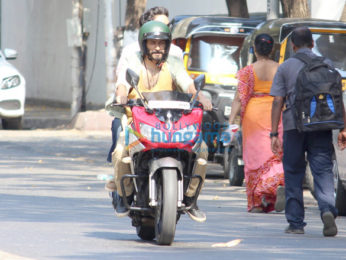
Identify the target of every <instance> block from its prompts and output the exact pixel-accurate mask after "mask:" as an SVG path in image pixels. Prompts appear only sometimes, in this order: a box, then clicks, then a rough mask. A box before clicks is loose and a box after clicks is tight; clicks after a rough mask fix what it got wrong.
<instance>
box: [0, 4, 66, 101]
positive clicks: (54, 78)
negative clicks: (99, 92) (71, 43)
mask: <svg viewBox="0 0 346 260" xmlns="http://www.w3.org/2000/svg"><path fill="white" fill-rule="evenodd" d="M70 10H71V1H69V0H63V1H61V0H60V1H59V0H50V1H45V0H3V1H2V14H1V15H2V24H1V28H2V35H1V46H2V48H12V49H15V50H17V51H18V58H17V60H15V61H13V64H14V65H15V66H16V67H17V68H18V69H19V70H20V71H21V72H22V74H23V75H24V77H25V79H26V84H27V97H28V98H40V99H51V100H57V101H67V102H69V101H70V94H69V91H67V89H68V88H69V87H70V85H71V83H70V82H71V76H70V68H69V64H70V52H69V50H68V48H67V39H66V22H65V20H66V19H67V18H68V17H70V16H71V11H70Z"/></svg>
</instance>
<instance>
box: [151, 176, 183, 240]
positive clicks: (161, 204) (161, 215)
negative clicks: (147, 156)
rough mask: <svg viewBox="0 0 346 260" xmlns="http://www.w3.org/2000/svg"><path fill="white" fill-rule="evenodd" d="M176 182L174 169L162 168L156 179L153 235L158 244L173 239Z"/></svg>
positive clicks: (175, 212) (175, 214) (175, 219)
mask: <svg viewBox="0 0 346 260" xmlns="http://www.w3.org/2000/svg"><path fill="white" fill-rule="evenodd" d="M177 198H178V182H177V173H176V170H172V169H164V170H162V174H161V176H160V177H159V179H158V181H157V203H158V205H157V207H156V209H155V235H156V242H157V243H158V244H159V245H170V244H172V242H173V240H174V235H175V227H176V222H177Z"/></svg>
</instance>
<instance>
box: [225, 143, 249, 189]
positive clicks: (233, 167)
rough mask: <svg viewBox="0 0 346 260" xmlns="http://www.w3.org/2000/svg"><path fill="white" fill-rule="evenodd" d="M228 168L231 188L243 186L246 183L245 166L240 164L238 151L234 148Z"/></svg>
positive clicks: (230, 154) (229, 158)
mask: <svg viewBox="0 0 346 260" xmlns="http://www.w3.org/2000/svg"><path fill="white" fill-rule="evenodd" d="M228 164H229V166H228V167H227V170H228V174H225V175H226V176H228V179H229V185H230V186H242V185H243V181H244V166H243V165H239V164H238V150H237V149H236V148H235V147H233V148H231V151H230V153H229V157H228Z"/></svg>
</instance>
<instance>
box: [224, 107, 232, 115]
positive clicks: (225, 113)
mask: <svg viewBox="0 0 346 260" xmlns="http://www.w3.org/2000/svg"><path fill="white" fill-rule="evenodd" d="M231 109H232V108H231V106H225V112H224V115H225V116H229V115H230V114H231Z"/></svg>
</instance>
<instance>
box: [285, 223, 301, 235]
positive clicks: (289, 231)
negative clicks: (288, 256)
mask: <svg viewBox="0 0 346 260" xmlns="http://www.w3.org/2000/svg"><path fill="white" fill-rule="evenodd" d="M285 233H287V234H300V235H301V234H304V228H295V227H292V226H291V225H289V226H288V227H287V228H286V229H285Z"/></svg>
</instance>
